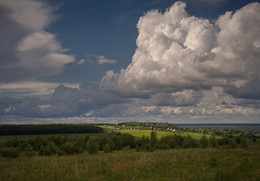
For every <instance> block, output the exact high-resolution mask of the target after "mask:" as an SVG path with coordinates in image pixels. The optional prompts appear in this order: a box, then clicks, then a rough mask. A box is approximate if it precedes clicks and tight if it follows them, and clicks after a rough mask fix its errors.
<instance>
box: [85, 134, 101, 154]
mask: <svg viewBox="0 0 260 181" xmlns="http://www.w3.org/2000/svg"><path fill="white" fill-rule="evenodd" d="M98 148H99V143H98V139H97V138H96V137H91V138H90V139H89V141H88V142H87V145H86V150H87V152H88V153H90V154H97V152H98Z"/></svg>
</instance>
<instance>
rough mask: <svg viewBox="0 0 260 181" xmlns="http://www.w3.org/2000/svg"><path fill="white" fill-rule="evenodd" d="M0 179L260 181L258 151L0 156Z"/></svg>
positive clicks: (57, 180)
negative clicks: (10, 157) (13, 157)
mask: <svg viewBox="0 0 260 181" xmlns="http://www.w3.org/2000/svg"><path fill="white" fill-rule="evenodd" d="M0 170H1V172H0V180H1V181H7V180H9V181H28V180H39V181H40V180H42V181H44V180H48V181H49V180H50V181H59V180H63V181H67V180H68V181H69V180H73V181H74V180H82V181H83V180H91V181H92V180H93V181H94V180H96V181H98V180H100V181H103V180H105V181H106V180H107V181H116V180H120V181H124V180H125V181H131V180H140V181H141V180H147V181H158V180H165V181H167V180H169V181H170V180H171V181H172V180H181V181H185V180H192V181H194V180H207V181H211V180H212V181H214V180H228V181H229V180H231V181H232V180H238V181H239V180H259V179H260V174H259V173H260V150H259V147H258V148H257V149H256V148H248V149H232V150H230V149H227V150H226V149H198V148H196V149H178V150H164V151H161V150H157V151H155V152H135V151H133V150H132V151H117V152H113V153H102V152H100V153H98V154H97V155H89V154H87V153H82V154H79V155H71V156H45V157H39V156H34V157H26V156H21V157H19V158H16V159H7V158H0Z"/></svg>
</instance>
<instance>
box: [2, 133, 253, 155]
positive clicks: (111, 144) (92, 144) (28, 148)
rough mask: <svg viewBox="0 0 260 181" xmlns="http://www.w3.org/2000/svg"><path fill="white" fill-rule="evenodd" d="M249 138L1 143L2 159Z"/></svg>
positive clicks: (61, 138)
mask: <svg viewBox="0 0 260 181" xmlns="http://www.w3.org/2000/svg"><path fill="white" fill-rule="evenodd" d="M247 146H248V143H247V139H246V138H245V137H243V136H241V135H240V136H236V137H234V138H221V139H217V138H216V137H214V136H211V137H210V138H207V137H206V136H205V135H203V136H202V137H201V139H199V140H198V139H194V138H192V137H191V136H189V135H187V136H181V135H177V134H173V135H168V136H164V137H162V138H161V139H158V138H157V133H156V131H151V135H150V137H145V136H143V137H141V138H136V137H134V136H132V135H131V134H128V133H123V134H122V133H118V132H112V133H103V134H96V135H85V136H71V135H50V136H48V137H47V136H37V137H35V138H33V139H28V140H18V139H14V140H9V141H5V142H2V143H1V144H0V155H1V156H2V157H18V156H19V155H20V154H24V155H27V156H33V155H71V154H79V153H82V152H88V153H90V154H96V153H98V151H103V152H112V151H115V150H133V149H134V150H136V151H148V152H151V151H154V150H156V149H181V148H184V149H185V148H209V147H214V148H237V147H247Z"/></svg>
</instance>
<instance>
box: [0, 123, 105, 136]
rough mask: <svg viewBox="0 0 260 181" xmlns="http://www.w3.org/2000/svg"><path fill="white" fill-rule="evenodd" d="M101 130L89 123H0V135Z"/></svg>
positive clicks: (97, 131)
mask: <svg viewBox="0 0 260 181" xmlns="http://www.w3.org/2000/svg"><path fill="white" fill-rule="evenodd" d="M102 132H103V129H102V128H100V127H98V126H95V125H89V124H42V125H0V135H34V134H36V135H37V134H65V133H102Z"/></svg>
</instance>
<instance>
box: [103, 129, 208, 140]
mask: <svg viewBox="0 0 260 181" xmlns="http://www.w3.org/2000/svg"><path fill="white" fill-rule="evenodd" d="M101 127H102V128H103V129H104V130H105V131H106V132H112V131H114V132H120V133H129V134H131V135H133V136H135V137H138V138H141V137H142V136H146V137H149V136H150V134H151V131H152V130H137V129H135V130H133V129H115V128H114V126H101ZM156 133H157V136H158V138H159V139H160V138H162V137H164V136H167V135H173V134H178V135H182V136H187V135H190V136H191V137H193V138H195V139H200V138H201V137H202V136H203V135H204V134H201V133H192V132H184V133H174V132H170V131H156ZM210 136H211V135H206V137H208V138H209V137H210Z"/></svg>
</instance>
